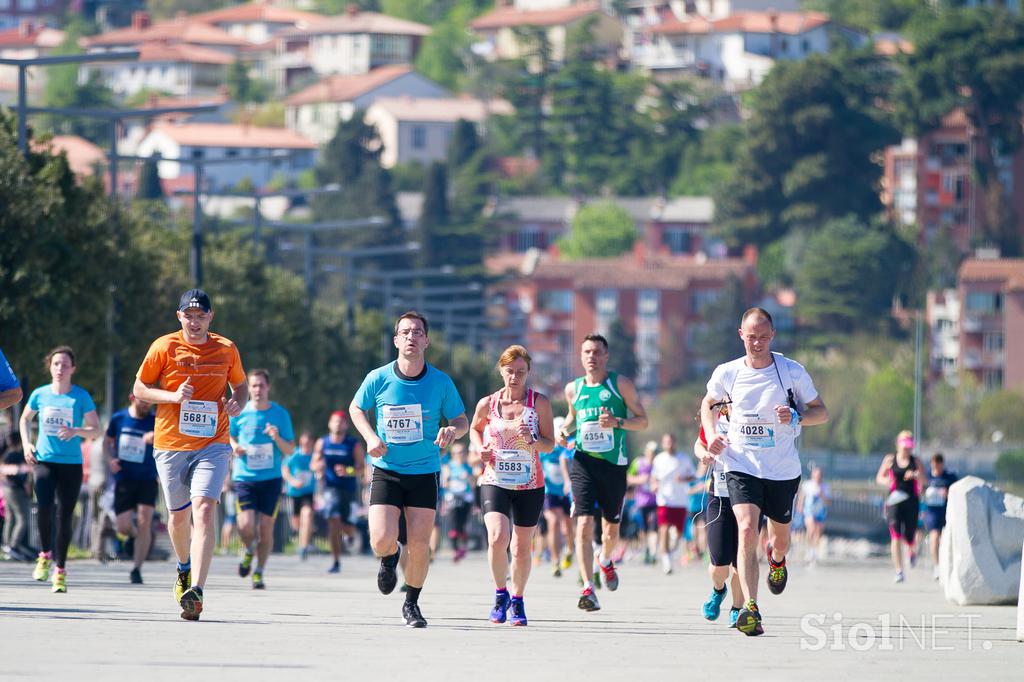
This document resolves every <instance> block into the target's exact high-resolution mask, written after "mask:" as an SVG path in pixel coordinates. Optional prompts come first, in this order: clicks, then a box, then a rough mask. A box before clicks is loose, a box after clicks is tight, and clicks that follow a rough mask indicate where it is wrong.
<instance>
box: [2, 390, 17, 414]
mask: <svg viewBox="0 0 1024 682" xmlns="http://www.w3.org/2000/svg"><path fill="white" fill-rule="evenodd" d="M21 397H22V392H21V386H15V387H14V388H9V389H7V390H6V391H4V392H2V393H0V410H6V409H7V408H8V407H10V406H11V405H13V404H15V403H19V402H21Z"/></svg>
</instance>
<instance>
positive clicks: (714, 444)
mask: <svg viewBox="0 0 1024 682" xmlns="http://www.w3.org/2000/svg"><path fill="white" fill-rule="evenodd" d="M728 444H729V438H728V437H727V436H725V435H723V434H721V433H718V434H715V437H714V438H712V439H711V442H710V443H708V452H710V453H711V454H712V455H716V456H717V455H720V454H722V452H724V451H725V447H726V446H727V445H728Z"/></svg>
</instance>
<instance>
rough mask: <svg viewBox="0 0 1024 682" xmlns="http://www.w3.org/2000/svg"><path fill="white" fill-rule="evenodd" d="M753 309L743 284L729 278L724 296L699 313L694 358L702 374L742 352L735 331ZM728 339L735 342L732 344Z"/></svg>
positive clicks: (708, 304) (734, 277)
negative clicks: (748, 309)
mask: <svg viewBox="0 0 1024 682" xmlns="http://www.w3.org/2000/svg"><path fill="white" fill-rule="evenodd" d="M751 305H753V301H749V300H748V299H747V293H746V291H744V289H743V282H741V281H740V279H739V278H738V277H736V276H735V275H730V276H729V278H728V279H727V280H726V281H725V286H723V287H722V291H721V293H720V294H719V295H718V296H716V297H715V299H714V300H713V301H709V302H708V303H707V304H705V305H704V307H703V308H701V309H700V310H698V311H696V312H697V313H698V314H699V315H700V317H701V321H702V322H701V324H700V326H698V328H697V331H696V333H695V334H694V341H695V344H694V352H693V357H694V360H695V363H694V364H695V365H697V366H698V367H699V369H700V371H701V373H702V374H706V373H707V372H710V371H711V370H712V369H714V368H715V367H717V366H718V365H720V364H722V363H723V362H727V361H729V360H732V359H733V358H735V357H736V355H737V354H738V353H739V352H740V350H741V348H740V340H739V339H738V338H737V336H736V330H737V329H739V326H740V319H741V318H742V317H743V313H744V312H745V311H746V310H747V308H749V307H750V306H751ZM729 339H732V342H731V343H730V342H729Z"/></svg>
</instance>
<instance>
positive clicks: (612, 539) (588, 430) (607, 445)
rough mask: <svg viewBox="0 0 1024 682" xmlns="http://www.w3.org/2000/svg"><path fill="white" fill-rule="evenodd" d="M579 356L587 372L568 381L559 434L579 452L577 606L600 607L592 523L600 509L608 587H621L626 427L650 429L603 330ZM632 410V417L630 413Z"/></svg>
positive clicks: (575, 486)
mask: <svg viewBox="0 0 1024 682" xmlns="http://www.w3.org/2000/svg"><path fill="white" fill-rule="evenodd" d="M580 360H581V361H582V363H583V369H584V370H585V371H586V374H585V375H584V376H582V377H579V378H578V379H575V380H573V381H571V382H569V383H568V384H567V385H566V387H565V400H566V402H567V403H568V404H569V414H568V415H567V416H566V418H565V423H564V424H563V425H562V428H561V429H560V430H559V432H558V433H557V434H556V435H557V437H558V442H559V444H560V445H562V446H563V447H566V446H567V445H568V443H567V439H568V437H569V434H571V433H573V431H575V432H576V454H575V456H574V457H573V462H572V469H571V470H570V472H569V477H570V479H571V481H572V496H573V510H572V515H573V516H574V517H575V518H576V556H578V557H579V567H580V574H581V575H582V576H583V591H582V592H581V593H580V598H579V602H578V604H577V605H578V606H579V608H581V609H583V610H584V611H597V610H599V609H600V608H601V606H600V604H599V603H598V601H597V595H596V594H594V585H593V583H592V582H591V578H592V576H593V575H594V547H593V540H594V525H595V523H596V520H595V518H594V517H595V516H596V514H597V513H598V511H599V510H600V513H601V518H602V519H603V520H604V524H603V527H604V532H603V533H602V535H601V539H602V543H603V544H602V545H601V556H600V566H601V572H602V573H604V579H605V584H606V585H608V589H609V590H611V591H613V592H614V591H615V590H616V589H618V587H619V576H618V574H617V573H616V572H615V565H614V564H613V563H612V560H611V557H612V554H613V553H614V551H615V546H616V545H617V544H618V542H619V524H620V523H621V521H622V500H623V498H625V496H626V469H627V465H628V464H629V458H628V456H627V453H626V431H642V430H643V429H646V428H647V412H646V411H645V410H644V406H643V403H641V402H640V396H639V394H638V393H637V390H636V385H634V384H633V382H632V381H631V380H630V379H627V378H626V377H623V376H619V375H618V374H617V373H615V372H609V371H608V341H607V340H606V339H605V338H604V337H603V336H601V335H600V334H590V335H589V336H587V337H585V338H584V340H583V346H582V348H581V349H580ZM630 413H632V415H633V416H630Z"/></svg>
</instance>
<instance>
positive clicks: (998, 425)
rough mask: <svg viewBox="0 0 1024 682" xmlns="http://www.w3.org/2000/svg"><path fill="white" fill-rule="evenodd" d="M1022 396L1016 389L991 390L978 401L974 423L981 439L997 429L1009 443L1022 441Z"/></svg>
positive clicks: (1023, 429) (1023, 425)
mask: <svg viewBox="0 0 1024 682" xmlns="http://www.w3.org/2000/svg"><path fill="white" fill-rule="evenodd" d="M1022 414H1024V397H1022V396H1021V394H1020V393H1017V392H1016V391H1008V390H1001V391H991V392H990V393H987V394H985V395H984V396H983V397H982V398H981V400H980V401H979V402H978V411H977V417H976V424H977V430H978V437H979V438H981V440H982V441H987V440H989V439H991V437H992V434H993V433H995V432H996V431H999V432H1000V433H1002V434H1003V438H1004V439H1006V440H1007V441H1009V442H1011V443H1019V442H1022V441H1024V421H1022V420H1021V418H1020V416H1021V415H1022Z"/></svg>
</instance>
